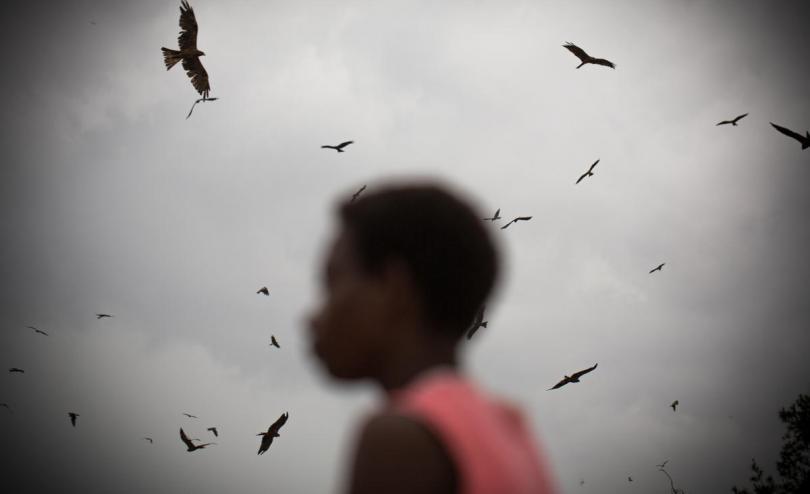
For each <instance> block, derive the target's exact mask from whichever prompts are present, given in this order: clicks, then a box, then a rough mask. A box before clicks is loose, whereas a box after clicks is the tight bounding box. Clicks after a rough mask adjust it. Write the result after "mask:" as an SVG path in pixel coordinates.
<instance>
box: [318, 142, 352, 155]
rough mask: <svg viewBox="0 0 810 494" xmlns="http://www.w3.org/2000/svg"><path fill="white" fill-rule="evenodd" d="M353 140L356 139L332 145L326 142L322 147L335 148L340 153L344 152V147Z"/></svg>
mask: <svg viewBox="0 0 810 494" xmlns="http://www.w3.org/2000/svg"><path fill="white" fill-rule="evenodd" d="M353 142H354V141H346V142H341V143H340V144H338V145H337V146H330V145H328V144H324V145H323V146H321V148H325V149H334V150H335V151H337V152H338V153H342V152H344V151H343V148H345V147H346V146H348V145H349V144H351V143H353Z"/></svg>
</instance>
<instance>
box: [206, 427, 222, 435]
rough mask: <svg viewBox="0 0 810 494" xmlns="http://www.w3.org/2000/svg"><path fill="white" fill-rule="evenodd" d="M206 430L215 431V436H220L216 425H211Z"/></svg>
mask: <svg viewBox="0 0 810 494" xmlns="http://www.w3.org/2000/svg"><path fill="white" fill-rule="evenodd" d="M206 430H208V431H211V432H213V433H214V437H219V433H218V432H217V428H216V427H209V428H208V429H206Z"/></svg>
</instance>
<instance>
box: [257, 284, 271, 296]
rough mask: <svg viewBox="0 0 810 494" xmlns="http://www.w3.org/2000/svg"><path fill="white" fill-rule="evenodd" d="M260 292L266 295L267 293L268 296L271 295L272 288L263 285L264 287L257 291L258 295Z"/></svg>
mask: <svg viewBox="0 0 810 494" xmlns="http://www.w3.org/2000/svg"><path fill="white" fill-rule="evenodd" d="M260 293H263V294H264V295H267V296H268V297H269V296H270V290H269V289H268V288H267V287H266V286H263V287H261V288H259V291H257V292H256V294H257V295H258V294H260Z"/></svg>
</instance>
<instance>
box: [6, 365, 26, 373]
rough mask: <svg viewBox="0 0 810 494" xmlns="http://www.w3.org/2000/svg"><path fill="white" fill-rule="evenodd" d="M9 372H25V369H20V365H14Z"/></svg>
mask: <svg viewBox="0 0 810 494" xmlns="http://www.w3.org/2000/svg"><path fill="white" fill-rule="evenodd" d="M8 371H9V372H19V373H20V374H25V371H24V370H22V369H20V368H19V367H12V368H11V369H9V370H8Z"/></svg>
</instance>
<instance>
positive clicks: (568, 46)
mask: <svg viewBox="0 0 810 494" xmlns="http://www.w3.org/2000/svg"><path fill="white" fill-rule="evenodd" d="M563 47H565V48H566V49H567V50H568V51H570V52H571V53H573V54H574V55H576V56H577V58H578V59H580V60H582V61H583V62H585V61H588V60H590V59H591V57H590V56H589V55H588V54H587V53H585V50H583V49H582V48H580V47H578V46H577V45H575V44H574V43H566V44H564V45H563Z"/></svg>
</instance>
